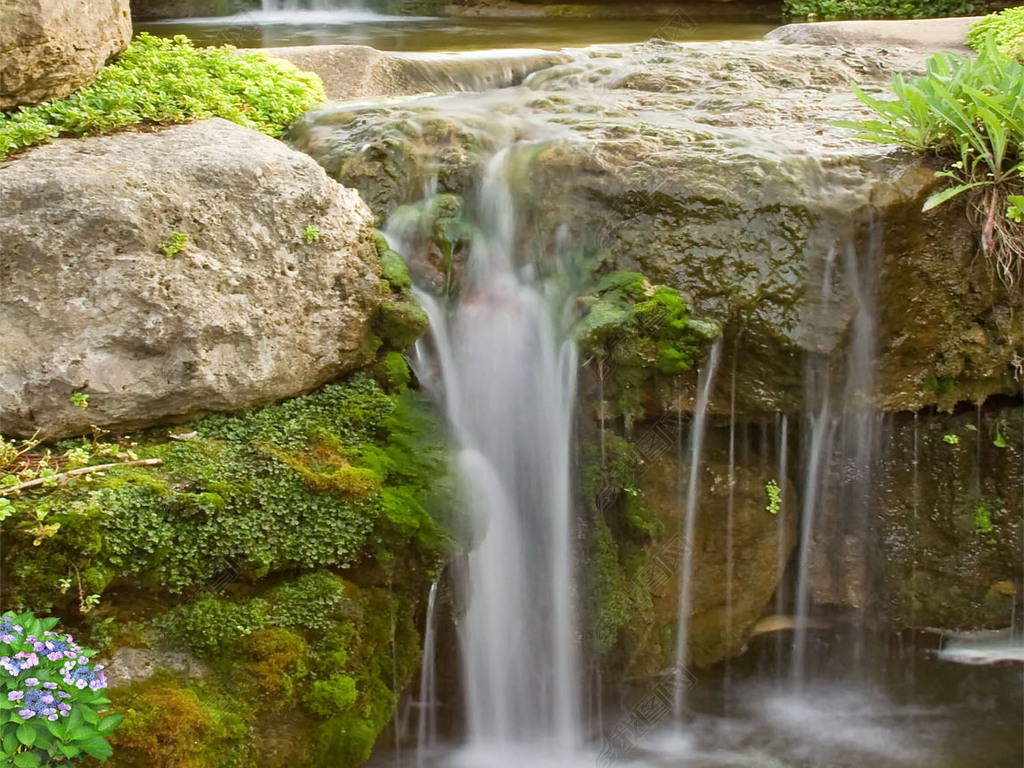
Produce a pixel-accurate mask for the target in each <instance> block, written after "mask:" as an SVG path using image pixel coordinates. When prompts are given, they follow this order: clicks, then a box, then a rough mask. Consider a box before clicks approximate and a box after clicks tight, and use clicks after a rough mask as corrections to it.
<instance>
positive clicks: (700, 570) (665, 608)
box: [637, 430, 797, 673]
mask: <svg viewBox="0 0 1024 768" xmlns="http://www.w3.org/2000/svg"><path fill="white" fill-rule="evenodd" d="M718 431H719V433H720V434H718V435H717V436H715V435H712V436H711V438H712V442H713V444H712V445H711V446H710V450H709V454H710V455H709V456H708V457H707V461H706V462H704V467H703V470H702V471H701V472H700V473H699V478H698V482H699V484H700V485H699V488H700V492H699V502H700V503H699V509H698V513H697V522H696V527H695V535H694V537H693V540H692V541H682V543H681V545H680V546H679V547H678V549H680V550H682V549H688V550H689V551H690V553H691V557H692V558H693V560H692V568H691V573H692V576H693V579H694V581H693V590H692V593H691V594H692V607H693V612H692V614H691V618H690V644H689V652H688V653H689V658H690V660H691V662H692V664H693V665H695V666H698V667H702V666H706V665H708V664H712V663H714V662H716V661H719V660H721V659H723V658H728V657H730V656H735V655H737V654H738V653H740V652H741V651H742V650H743V649H744V647H745V644H746V641H747V638H748V637H749V636H750V632H751V630H752V629H753V627H754V625H755V624H756V623H757V620H758V619H759V618H760V617H761V615H762V614H763V613H764V612H765V611H766V609H768V608H769V604H770V601H771V598H772V595H773V594H774V593H775V590H776V588H777V587H778V584H779V581H780V579H781V578H782V574H783V571H784V570H785V567H786V562H787V560H788V559H789V556H790V554H791V553H792V551H793V546H794V544H795V542H796V527H797V526H796V521H797V516H796V515H795V514H794V513H793V511H794V510H795V509H796V495H795V493H794V492H793V490H792V486H791V485H790V483H789V481H788V480H787V479H785V478H783V479H781V480H780V479H779V478H778V477H777V471H776V469H775V467H774V466H773V465H772V464H771V463H770V462H768V461H767V460H766V461H763V462H762V461H759V460H757V461H749V462H748V463H747V464H746V465H745V466H744V465H737V466H736V467H735V468H734V470H733V472H732V474H731V476H730V472H729V463H728V450H727V443H723V440H722V439H721V438H723V437H725V435H724V430H718ZM640 439H641V440H643V430H641V438H640ZM726 439H727V437H726ZM716 440H717V445H716V444H714V443H715V441H716ZM645 442H649V441H645ZM688 462H689V459H688V457H680V456H678V455H675V452H674V451H667V452H665V453H663V454H662V455H659V456H658V457H657V458H655V459H654V460H653V461H651V462H649V463H648V464H647V465H646V466H645V467H644V468H643V469H642V471H641V474H640V481H639V487H640V490H641V491H642V492H643V495H644V499H645V501H646V503H647V504H648V505H649V506H650V508H651V510H652V511H653V512H654V514H655V515H656V516H657V518H658V519H659V520H660V521H661V523H662V525H663V528H664V531H665V533H664V534H663V536H662V537H661V539H659V540H657V541H655V542H653V543H652V544H651V545H650V547H649V548H648V549H649V550H650V551H651V552H654V553H656V552H658V551H660V549H662V548H664V547H665V546H666V542H672V541H673V540H679V541H681V539H679V537H680V534H679V531H680V529H681V528H682V526H684V525H685V522H684V519H685V498H686V492H687V489H686V485H687V482H688V479H689V463H688ZM771 481H775V482H776V483H778V484H779V486H780V499H781V502H782V503H781V505H780V507H779V508H778V509H775V510H774V511H773V506H772V505H771V503H770V499H769V495H768V492H767V490H766V487H767V485H768V483H769V482H771ZM787 512H788V514H787ZM730 518H731V519H730ZM667 565H671V568H669V569H667V570H666V573H665V574H664V575H665V576H666V578H663V579H659V580H658V584H657V587H656V589H655V592H654V594H653V601H654V611H653V617H654V625H655V631H654V632H652V633H650V637H652V638H657V639H658V640H657V641H656V642H660V645H659V646H658V647H657V648H656V649H643V650H644V651H647V652H652V651H653V654H654V658H655V659H656V662H655V666H654V668H653V670H652V669H645V670H637V671H643V672H647V673H650V672H651V671H654V670H656V669H664V668H669V667H671V666H672V664H673V663H674V660H673V654H674V642H675V641H674V637H675V633H676V630H677V622H678V615H679V566H680V565H681V561H680V560H678V559H675V558H673V559H672V560H671V561H670V563H667ZM768 612H771V611H770V610H768ZM640 655H641V654H640V653H637V656H638V657H639V656H640ZM648 663H650V660H648ZM659 663H660V666H658V664H659Z"/></svg>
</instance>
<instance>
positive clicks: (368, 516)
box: [0, 375, 449, 608]
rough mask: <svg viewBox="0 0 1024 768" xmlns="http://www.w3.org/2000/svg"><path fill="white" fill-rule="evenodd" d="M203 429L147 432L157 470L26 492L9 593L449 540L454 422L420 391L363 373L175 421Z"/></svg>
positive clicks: (197, 576)
mask: <svg viewBox="0 0 1024 768" xmlns="http://www.w3.org/2000/svg"><path fill="white" fill-rule="evenodd" d="M193 430H194V431H195V433H196V434H195V435H194V436H193V437H191V438H189V439H186V440H166V434H167V431H166V430H156V431H154V432H152V433H147V434H145V435H142V436H139V437H138V438H137V439H138V441H139V442H138V444H137V445H136V446H135V447H134V449H133V450H134V452H135V455H138V456H140V457H143V458H158V459H161V460H162V461H163V464H162V465H161V466H159V467H138V468H124V469H118V470H116V471H112V472H109V473H107V474H105V475H103V476H99V475H94V476H88V475H87V476H85V477H83V478H81V479H74V480H72V481H70V482H68V483H67V484H66V485H63V486H59V487H54V488H42V489H39V490H38V491H35V492H31V493H26V494H23V495H22V496H21V497H20V498H18V499H16V500H15V501H14V505H13V506H14V514H13V515H12V517H11V518H9V519H8V520H7V521H5V523H4V534H5V535H4V537H3V541H2V542H0V544H2V549H3V556H4V557H8V558H9V553H11V552H12V551H13V550H16V551H17V557H16V558H13V559H10V558H9V559H8V562H10V563H11V565H10V566H9V567H7V568H6V569H5V590H4V595H3V600H4V603H5V604H6V605H10V606H15V605H32V606H34V607H36V608H42V607H49V606H51V605H53V604H54V603H57V602H59V601H60V600H61V596H60V594H59V593H58V592H57V591H56V590H55V585H56V584H57V583H58V582H59V581H60V580H61V579H67V578H75V579H77V578H81V582H82V589H83V591H84V592H85V594H102V593H103V591H104V590H105V589H107V588H108V587H109V585H110V584H111V583H114V582H115V581H118V582H121V583H125V582H127V583H136V584H140V585H142V586H147V585H148V586H153V587H158V588H161V589H169V590H171V591H173V592H179V591H182V590H184V589H185V588H187V587H189V586H190V585H192V584H195V583H197V582H201V581H202V580H204V579H207V578H211V577H213V576H216V575H217V574H218V573H219V572H221V571H223V570H224V569H225V568H226V567H228V566H229V565H230V567H232V568H234V569H235V570H237V571H240V572H241V573H242V574H244V575H247V576H250V577H259V576H261V575H263V574H266V573H268V572H271V571H279V570H287V569H291V568H296V567H300V568H313V567H317V566H332V567H342V568H344V567H349V566H351V565H354V564H355V563H357V562H359V561H360V560H362V559H364V558H367V557H371V556H375V555H377V554H379V553H381V552H386V551H388V550H395V549H398V548H400V547H401V546H403V545H404V544H406V543H410V544H412V545H413V546H414V550H413V551H414V552H415V553H417V554H418V556H419V557H422V558H424V559H425V560H428V561H432V560H433V558H434V557H436V556H437V554H438V553H439V552H440V550H441V548H442V547H443V546H444V545H445V542H446V538H445V536H444V534H443V532H442V529H441V528H440V526H439V525H438V522H437V515H438V514H439V513H440V511H442V510H447V508H448V507H449V504H448V501H449V500H448V499H447V498H445V497H444V496H443V493H442V492H443V491H444V489H445V488H446V487H447V486H446V484H445V483H444V482H443V478H444V477H445V476H446V450H445V447H444V446H443V445H441V444H440V443H439V442H438V441H437V436H438V435H439V434H441V432H442V430H441V429H440V427H439V424H438V420H437V417H436V416H435V415H434V414H433V412H432V411H430V410H429V409H428V408H427V407H426V405H425V402H424V401H423V400H422V399H421V398H419V397H418V396H416V395H415V394H414V393H411V392H406V393H403V394H401V395H387V394H386V393H385V392H383V391H382V390H381V389H380V387H379V386H377V384H376V383H374V382H373V381H372V380H371V379H369V378H367V377H365V376H362V375H357V376H355V377H353V378H351V379H350V380H349V381H348V382H346V383H345V384H331V385H327V386H326V387H324V388H323V389H321V390H319V391H318V392H315V393H312V394H310V395H306V396H304V397H300V398H295V399H293V400H290V401H286V402H283V403H280V404H278V405H275V406H271V407H268V408H264V409H261V410H258V411H253V412H250V413H245V414H239V415H235V416H214V417H210V418H208V419H204V420H202V421H200V422H196V423H194V424H193V425H191V427H185V428H177V429H175V430H173V431H174V432H175V433H177V432H188V431H193ZM40 513H42V514H45V515H46V520H47V522H52V523H59V524H60V528H59V529H58V530H57V531H56V533H54V534H53V535H51V536H49V537H48V538H46V539H45V540H43V541H41V542H40V544H39V546H32V541H33V537H34V534H33V532H32V529H33V526H34V523H33V522H32V517H31V516H32V515H37V514H40ZM76 586H77V585H76ZM75 591H77V590H75ZM72 597H73V594H72V595H68V596H67V598H66V599H67V600H68V601H69V602H70V600H71V598H72Z"/></svg>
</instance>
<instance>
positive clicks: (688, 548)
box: [672, 337, 722, 722]
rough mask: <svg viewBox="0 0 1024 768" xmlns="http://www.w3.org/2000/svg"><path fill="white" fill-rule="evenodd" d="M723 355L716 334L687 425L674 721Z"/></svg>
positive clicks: (682, 701)
mask: <svg viewBox="0 0 1024 768" xmlns="http://www.w3.org/2000/svg"><path fill="white" fill-rule="evenodd" d="M721 356H722V339H721V337H719V338H718V339H716V340H715V343H714V345H713V346H712V347H711V355H710V357H709V358H708V361H707V364H706V365H705V366H704V367H703V368H702V369H701V371H700V376H699V377H698V381H697V402H696V405H695V406H694V415H693V426H692V427H691V428H690V447H689V451H690V472H689V477H688V480H687V484H686V506H685V510H686V516H685V518H684V524H683V526H684V527H683V542H684V545H683V547H682V567H681V568H680V569H679V628H678V631H677V634H676V656H675V667H674V669H675V674H676V676H677V678H678V679H677V681H676V685H675V696H674V698H673V702H672V714H673V716H674V717H675V720H676V722H679V721H680V720H681V719H682V716H683V709H684V708H685V706H686V690H687V687H688V686H686V685H685V684H684V678H685V676H686V674H687V672H686V667H687V664H688V663H689V657H688V651H689V649H688V642H689V639H690V611H691V610H692V608H693V605H692V604H693V556H694V555H695V554H696V548H695V547H694V546H693V537H694V533H696V530H697V495H698V491H699V490H700V469H701V458H702V454H703V449H704V426H705V422H706V420H707V410H708V401H709V400H710V399H711V389H712V385H713V384H714V382H715V374H716V373H717V371H718V361H719V358H720V357H721Z"/></svg>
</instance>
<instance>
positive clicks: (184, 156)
mask: <svg viewBox="0 0 1024 768" xmlns="http://www.w3.org/2000/svg"><path fill="white" fill-rule="evenodd" d="M379 270H380V265H379V260H378V257H377V252H376V249H375V246H374V242H373V227H372V216H371V214H370V211H369V210H368V209H367V207H366V206H365V205H364V204H363V203H362V201H361V200H360V199H359V196H358V194H357V193H356V192H355V191H354V190H350V189H345V188H344V187H342V186H340V185H339V184H337V183H336V182H335V181H333V180H331V179H329V178H328V177H327V175H326V174H325V173H324V172H323V170H322V169H321V168H320V167H319V166H318V165H316V163H314V162H313V161H312V160H310V159H309V158H308V157H306V156H305V155H302V154H300V153H298V152H295V151H293V150H291V149H289V148H288V147H286V146H285V145H284V144H282V143H281V142H279V141H277V140H276V139H272V138H270V137H268V136H264V135H262V134H259V133H256V132H254V131H250V130H248V129H245V128H241V127H239V126H236V125H234V124H232V123H229V122H227V121H225V120H220V119H212V120H206V121H203V122H199V123H194V124H191V125H183V126H176V127H173V128H168V129H164V130H158V131H155V132H127V133H119V134H115V135H111V136H104V137H98V138H90V139H63V140H58V141H55V142H53V143H52V144H50V145H47V146H43V147H40V148H38V149H34V150H32V151H30V152H28V153H25V154H23V155H20V156H18V157H17V158H16V159H13V160H9V161H7V162H5V163H3V164H0V284H2V285H3V290H2V291H0V311H2V313H3V317H4V323H3V325H2V327H0V433H3V434H8V435H31V434H33V433H34V432H36V431H37V430H39V431H40V433H41V434H42V435H43V436H45V437H63V436H67V435H74V434H81V433H84V432H87V431H89V430H90V429H91V427H92V426H93V425H97V426H100V427H103V428H105V429H120V428H136V427H142V426H145V425H149V424H154V423H157V422H161V421H167V420H176V419H183V418H188V417H190V416H194V415H197V414H199V413H203V412H210V411H232V410H236V409H240V408H246V407H250V406H256V405H261V404H266V403H270V402H273V401H276V400H280V399H282V398H286V397H290V396H294V395H297V394H299V393H302V392H305V391H307V390H310V389H312V388H314V387H316V386H318V385H319V384H321V383H323V382H324V381H326V380H328V379H331V378H334V377H336V376H338V375H340V374H343V373H345V372H347V371H349V370H351V369H353V368H355V367H357V366H359V365H361V364H364V363H365V362H367V360H368V358H369V356H370V351H369V346H368V339H370V336H371V331H370V323H371V318H372V315H373V314H374V312H375V310H376V308H377V306H378V304H379V301H380V298H379V280H378V274H379Z"/></svg>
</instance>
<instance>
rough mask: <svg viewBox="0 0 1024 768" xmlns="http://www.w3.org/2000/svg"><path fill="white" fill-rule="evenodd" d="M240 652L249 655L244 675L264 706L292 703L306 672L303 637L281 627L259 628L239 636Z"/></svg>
mask: <svg viewBox="0 0 1024 768" xmlns="http://www.w3.org/2000/svg"><path fill="white" fill-rule="evenodd" d="M241 653H242V655H243V657H245V656H247V657H249V658H250V659H251V661H250V662H249V663H247V664H245V665H244V679H245V680H246V682H247V683H249V684H250V685H251V686H252V687H253V688H254V689H255V694H256V695H257V696H259V697H261V698H262V699H263V700H264V701H265V702H266V705H265V706H266V709H268V710H270V711H279V710H281V709H284V708H285V707H288V706H293V705H294V700H295V696H296V688H297V684H298V682H299V681H301V680H302V678H303V677H305V675H306V658H307V656H308V654H309V646H308V645H307V644H306V640H305V638H303V637H302V635H300V634H299V633H298V632H295V631H293V630H289V629H283V628H281V627H271V628H269V629H260V630H257V631H255V632H253V633H252V634H251V635H249V636H247V637H246V638H244V639H243V640H242V642H241Z"/></svg>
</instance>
